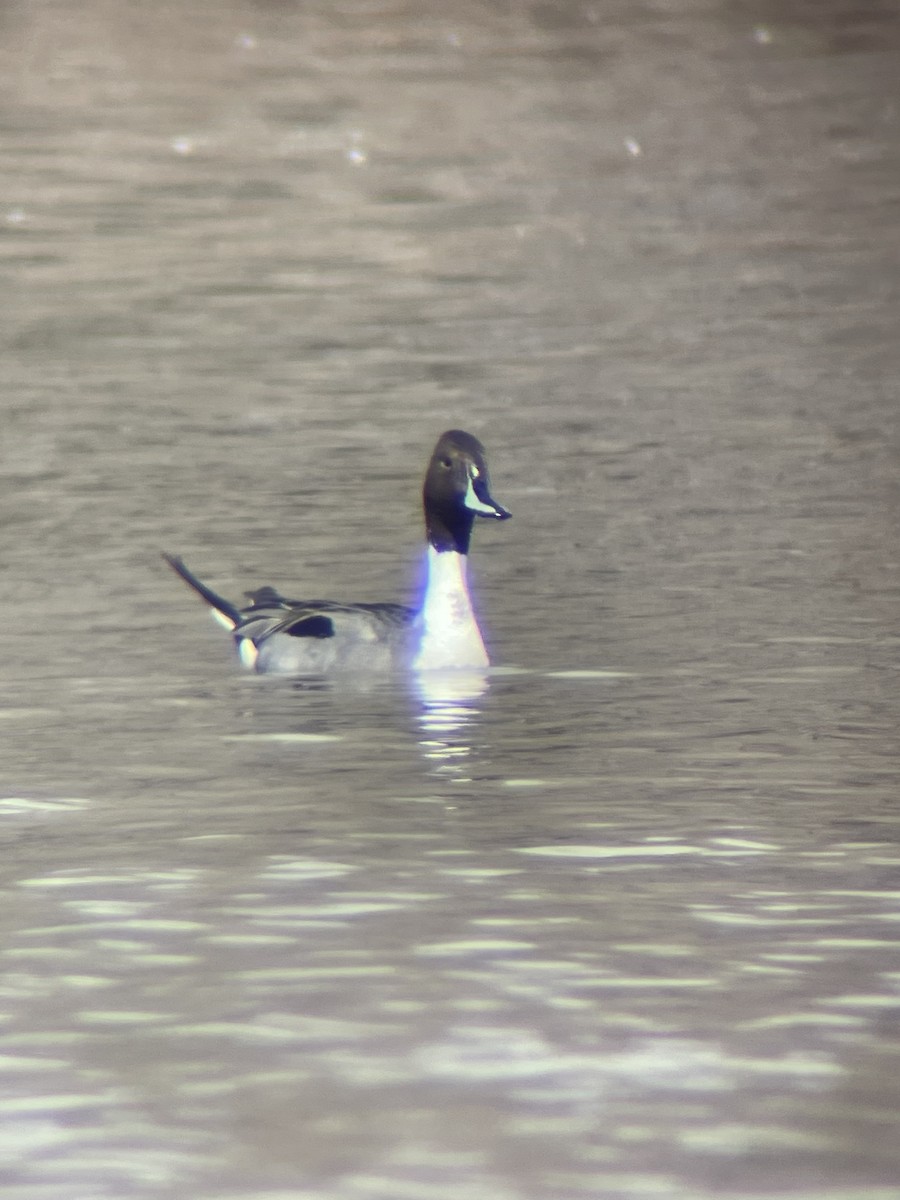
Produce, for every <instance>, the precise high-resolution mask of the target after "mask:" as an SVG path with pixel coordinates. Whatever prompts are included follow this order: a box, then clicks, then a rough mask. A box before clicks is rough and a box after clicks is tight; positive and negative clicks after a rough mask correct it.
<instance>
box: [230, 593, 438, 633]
mask: <svg viewBox="0 0 900 1200" xmlns="http://www.w3.org/2000/svg"><path fill="white" fill-rule="evenodd" d="M248 599H249V600H250V604H249V605H248V606H247V607H246V608H245V609H243V611H242V612H241V614H240V618H241V619H240V621H239V622H238V624H237V625H236V626H235V629H234V635H235V637H236V638H249V639H250V640H251V641H252V642H253V643H254V644H255V645H256V646H260V645H261V644H262V643H263V642H264V641H266V640H267V639H268V638H270V637H273V636H274V635H275V634H283V635H286V636H287V637H296V638H331V637H340V636H342V635H350V636H357V637H360V636H361V637H363V639H364V640H367V641H382V640H386V639H388V638H390V637H391V636H392V634H394V633H395V632H397V631H399V630H401V629H404V628H405V627H406V626H407V625H409V624H410V623H411V622H412V620H413V619H414V618H415V615H416V613H415V610H414V609H412V608H407V607H406V606H405V605H403V604H341V603H340V602H339V601H337V600H287V599H285V597H283V596H281V595H279V593H278V592H276V591H275V589H274V588H270V587H266V588H260V589H258V590H257V591H255V592H252V593H248Z"/></svg>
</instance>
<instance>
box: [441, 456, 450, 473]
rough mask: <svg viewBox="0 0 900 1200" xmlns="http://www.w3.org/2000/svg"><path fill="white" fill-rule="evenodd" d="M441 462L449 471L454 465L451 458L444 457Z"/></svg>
mask: <svg viewBox="0 0 900 1200" xmlns="http://www.w3.org/2000/svg"><path fill="white" fill-rule="evenodd" d="M440 463H441V466H442V467H446V468H447V470H448V471H449V469H450V468H451V467H452V466H453V463H452V462H451V461H450V459H449V458H442V459H441V460H440Z"/></svg>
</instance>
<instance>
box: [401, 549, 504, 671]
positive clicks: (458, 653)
mask: <svg viewBox="0 0 900 1200" xmlns="http://www.w3.org/2000/svg"><path fill="white" fill-rule="evenodd" d="M467 564H468V559H467V557H466V555H465V554H459V553H458V552H457V551H456V550H437V549H435V547H434V546H432V545H430V544H429V546H428V582H427V584H426V586H425V600H424V603H423V605H422V613H421V640H420V642H419V647H418V650H417V652H416V656H415V658H414V659H413V667H414V668H415V669H416V670H417V671H432V670H436V671H440V670H446V669H448V668H451V667H486V666H488V656H487V651H486V650H485V648H484V642H483V641H482V640H481V631H480V630H479V628H478V622H477V621H476V620H475V614H474V612H473V611H472V601H471V599H470V598H469V587H468V584H467V582H466V567H467Z"/></svg>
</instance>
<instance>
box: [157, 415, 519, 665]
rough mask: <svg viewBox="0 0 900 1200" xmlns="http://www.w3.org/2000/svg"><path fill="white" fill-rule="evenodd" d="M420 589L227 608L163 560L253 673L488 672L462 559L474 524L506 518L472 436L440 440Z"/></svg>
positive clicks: (427, 486) (262, 591)
mask: <svg viewBox="0 0 900 1200" xmlns="http://www.w3.org/2000/svg"><path fill="white" fill-rule="evenodd" d="M422 507H423V510H424V516H425V546H426V563H427V569H426V582H425V590H424V594H423V597H422V601H421V604H420V605H419V606H417V607H411V606H407V605H404V604H393V603H374V604H373V603H359V602H356V603H342V602H340V601H337V600H289V599H286V598H285V597H284V596H282V595H281V594H280V593H279V592H278V591H276V589H275V588H273V587H270V586H265V587H260V588H256V589H255V590H254V591H250V592H246V593H245V597H246V599H247V600H248V601H249V603H248V604H245V605H243V606H240V605H237V604H233V603H232V602H231V601H230V600H226V599H224V598H223V597H222V596H220V595H218V594H217V593H216V592H215V591H213V589H212V588H210V587H208V586H207V585H206V584H205V583H203V582H202V581H201V580H200V579H198V578H197V576H196V575H194V574H193V572H192V571H191V570H189V568H188V567H187V566H186V565H185V563H184V561H183V560H182V559H181V558H180V557H179V556H177V555H172V554H166V553H164V554H163V558H164V559H165V561H166V562H167V563H168V565H169V566H170V567H171V568H172V570H173V571H174V572H175V573H176V575H178V576H179V577H180V578H181V579H182V580H183V581H184V583H186V584H187V586H188V587H189V588H190V589H191V590H192V591H193V592H194V593H195V594H196V595H197V596H198V597H199V598H200V599H201V600H203V601H204V602H205V603H206V604H207V605H208V606H209V608H210V609H211V611H212V615H213V616H214V617H215V618H216V619H217V620H218V621H219V622H220V623H221V624H222V625H224V626H225V628H226V629H228V630H229V631H230V632H231V635H232V637H233V639H234V643H235V646H236V648H237V653H238V657H239V659H240V661H241V663H242V664H243V666H244V667H246V668H247V669H248V670H252V671H256V672H258V673H260V674H294V675H299V674H306V675H328V674H331V673H335V672H340V671H360V670H362V671H385V670H390V669H393V668H401V669H409V670H411V671H413V672H427V671H447V670H454V669H457V668H459V669H463V670H483V669H486V668H487V667H488V666H489V665H490V659H489V657H488V653H487V650H486V649H485V645H484V639H483V637H482V635H481V630H480V629H479V627H478V621H477V620H476V617H475V612H474V610H473V607H472V600H471V596H470V594H469V586H468V554H469V543H470V540H471V536H472V528H473V526H474V524H475V520H476V518H479V517H480V518H484V519H490V520H497V521H505V520H507V519H508V518H509V517H510V516H512V514H511V513H510V512H509V510H508V509H506V508H504V507H503V506H502V505H501V504H498V502H497V501H496V500H495V499H494V498H493V496H492V495H491V488H490V477H489V474H488V465H487V457H486V455H485V450H484V447H483V446H482V444H481V442H480V441H479V440H478V438H476V437H475V436H474V435H473V434H471V433H466V432H465V431H464V430H461V429H449V430H447V431H446V432H445V433H442V434H441V436H440V437H439V438H438V440H437V444H436V445H435V447H434V451H433V452H432V455H431V458H430V459H429V461H428V466H427V468H426V471H425V480H424V483H423V486H422Z"/></svg>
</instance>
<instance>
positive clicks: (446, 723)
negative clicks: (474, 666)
mask: <svg viewBox="0 0 900 1200" xmlns="http://www.w3.org/2000/svg"><path fill="white" fill-rule="evenodd" d="M489 686H490V684H489V680H488V673H487V671H485V670H472V671H458V670H457V671H422V672H420V673H419V674H417V676H416V681H415V691H416V695H417V697H418V700H419V711H418V723H419V728H420V730H421V734H422V736H421V737H420V738H419V747H420V748H421V751H422V754H423V756H424V758H425V760H426V763H427V765H428V767H429V770H430V771H431V773H433V774H435V775H439V776H440V777H441V778H443V779H452V780H453V781H455V782H460V783H468V782H470V777H469V774H468V772H467V767H468V764H469V760H470V758H471V754H472V733H473V726H474V725H475V724H476V723H477V720H478V717H479V716H480V715H481V708H482V705H481V700H482V698H483V697H484V695H485V694H486V693H487V690H488V687H489Z"/></svg>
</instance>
